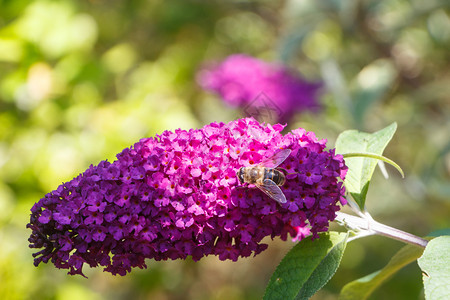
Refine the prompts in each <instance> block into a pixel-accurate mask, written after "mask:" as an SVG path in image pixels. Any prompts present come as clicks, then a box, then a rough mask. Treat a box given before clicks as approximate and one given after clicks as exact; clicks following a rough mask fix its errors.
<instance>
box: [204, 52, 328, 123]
mask: <svg viewBox="0 0 450 300" xmlns="http://www.w3.org/2000/svg"><path fill="white" fill-rule="evenodd" d="M197 81H198V83H199V85H200V86H201V87H202V88H204V89H205V90H209V91H212V92H215V93H216V94H218V95H220V96H221V98H222V99H223V100H224V101H225V103H227V104H228V105H230V106H232V107H240V108H243V109H244V112H245V113H246V114H247V115H249V116H253V117H255V118H260V119H270V120H271V121H275V122H281V123H286V122H288V121H289V120H290V119H291V118H292V116H293V115H294V113H296V112H301V111H305V110H312V111H315V110H317V109H318V108H319V103H318V100H317V94H318V92H319V89H320V87H321V84H320V83H311V82H307V81H305V80H304V79H302V78H301V77H300V76H299V75H298V74H296V73H295V72H294V71H293V70H290V69H288V68H287V67H286V66H284V65H282V64H276V63H267V62H265V61H262V60H259V59H256V58H254V57H251V56H247V55H244V54H235V55H231V56H229V57H228V58H227V59H226V60H224V61H223V62H222V63H220V64H217V65H215V66H212V67H210V68H205V69H203V70H201V71H200V72H199V74H198V78H197Z"/></svg>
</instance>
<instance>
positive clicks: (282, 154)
mask: <svg viewBox="0 0 450 300" xmlns="http://www.w3.org/2000/svg"><path fill="white" fill-rule="evenodd" d="M290 154H291V149H282V150H280V151H278V152H277V153H275V154H274V155H272V156H271V157H269V158H266V159H265V160H263V161H262V162H261V163H260V165H261V166H263V167H266V168H276V167H278V166H279V165H280V164H281V163H282V162H283V161H284V160H285V159H286V158H288V156H289V155H290Z"/></svg>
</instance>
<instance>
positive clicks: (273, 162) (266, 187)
mask: <svg viewBox="0 0 450 300" xmlns="http://www.w3.org/2000/svg"><path fill="white" fill-rule="evenodd" d="M290 154H291V150H290V149H283V150H280V151H278V152H277V153H275V154H274V155H273V156H271V157H269V158H267V159H265V160H264V161H262V162H261V163H259V164H258V165H257V166H254V167H242V168H240V169H239V171H237V172H236V176H237V178H238V179H239V181H240V182H241V184H244V183H248V184H254V185H255V186H256V187H257V188H259V189H260V190H261V191H263V192H264V193H265V194H266V195H267V196H269V197H270V198H272V199H273V200H275V201H277V202H278V203H286V196H285V195H284V194H283V192H282V191H281V189H280V186H282V185H283V184H284V183H285V182H286V175H285V173H284V172H283V171H285V170H283V169H281V168H277V167H278V166H279V165H280V164H281V163H282V162H283V161H285V159H286V158H287V157H288V156H289V155H290Z"/></svg>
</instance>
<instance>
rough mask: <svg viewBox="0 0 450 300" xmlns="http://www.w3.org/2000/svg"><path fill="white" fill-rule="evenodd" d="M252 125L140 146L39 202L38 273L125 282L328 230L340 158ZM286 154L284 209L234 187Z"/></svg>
mask: <svg viewBox="0 0 450 300" xmlns="http://www.w3.org/2000/svg"><path fill="white" fill-rule="evenodd" d="M282 129H283V126H281V125H274V126H271V125H262V124H260V123H258V122H257V121H255V120H254V119H251V118H249V119H241V120H236V121H232V122H230V123H228V124H223V123H212V124H209V125H206V126H205V127H203V128H202V129H195V130H194V129H192V130H189V131H183V130H176V131H175V132H170V131H166V132H164V133H162V134H161V135H158V136H156V137H155V138H145V139H142V140H140V141H139V142H137V143H136V144H135V145H133V146H132V147H130V148H127V149H124V150H123V151H122V152H121V153H120V154H118V155H117V160H116V161H114V162H112V163H110V162H108V161H102V162H100V164H98V165H97V166H91V167H89V168H88V169H87V170H86V171H85V172H84V173H82V174H80V175H79V176H77V177H76V178H74V179H73V180H71V181H69V182H66V183H64V184H62V185H60V186H59V187H58V188H57V189H56V190H54V191H52V192H50V193H48V194H47V195H45V196H44V197H43V198H42V199H41V200H40V201H39V202H38V203H36V204H35V205H34V206H33V208H32V209H31V218H30V223H29V224H28V225H27V227H29V228H31V230H32V234H31V236H30V239H29V241H30V247H31V248H36V249H41V248H43V249H42V250H40V251H39V252H37V253H35V254H34V257H35V265H36V266H37V265H39V263H41V262H44V263H46V262H48V261H50V260H51V261H52V262H53V263H54V264H55V266H56V267H58V268H65V269H69V274H81V275H83V272H82V267H83V265H84V264H88V265H89V266H91V267H95V266H99V265H100V266H103V267H104V268H105V271H107V272H111V273H112V274H119V275H125V274H126V273H127V272H130V271H131V269H132V268H134V267H140V268H144V267H146V265H145V259H146V258H150V259H155V260H166V259H179V258H181V259H184V258H186V257H187V256H192V258H193V259H194V260H199V259H201V258H202V257H204V256H206V255H210V254H212V255H217V256H219V259H222V260H224V259H231V260H236V259H238V258H239V257H247V256H250V255H252V254H258V253H260V252H261V251H263V250H265V249H266V248H267V245H266V244H263V243H262V242H261V241H262V239H263V238H264V237H267V236H271V237H272V238H273V237H276V236H279V237H281V238H282V239H283V240H286V239H287V238H288V236H289V235H290V236H291V237H293V238H294V239H296V240H300V239H302V238H304V237H305V236H306V235H309V234H311V235H312V236H313V237H317V234H318V233H319V232H322V231H326V230H327V229H328V224H329V222H330V221H331V220H333V219H334V218H335V212H336V211H337V210H339V208H340V207H339V203H345V198H344V188H343V186H342V179H343V178H344V175H345V172H346V167H345V165H344V161H343V158H342V156H340V155H335V153H334V151H333V150H329V151H327V150H325V140H321V141H319V140H317V138H316V137H315V135H314V134H312V133H308V132H306V131H305V130H302V129H297V130H294V131H292V132H291V133H288V134H286V135H284V136H283V135H282V134H281V130H282ZM285 148H289V149H291V150H292V152H291V154H290V156H289V157H288V158H287V159H286V160H285V161H284V162H283V163H282V164H281V166H280V167H282V168H285V169H286V170H287V171H288V172H289V173H291V174H290V175H289V176H288V179H287V181H286V183H285V184H284V185H283V186H282V187H281V189H282V191H283V192H284V193H285V195H286V199H287V202H286V203H284V204H282V205H280V204H279V203H277V202H276V201H274V200H272V199H271V198H269V197H268V196H266V195H265V194H264V193H262V192H261V191H260V190H258V189H256V188H251V187H247V186H240V183H239V181H238V180H237V179H236V171H237V170H238V169H239V168H240V167H242V166H248V165H251V164H258V163H259V162H261V161H262V160H264V159H265V158H268V157H270V156H272V155H273V154H274V153H275V152H276V151H278V150H279V149H285Z"/></svg>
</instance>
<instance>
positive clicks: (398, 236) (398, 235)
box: [335, 212, 428, 248]
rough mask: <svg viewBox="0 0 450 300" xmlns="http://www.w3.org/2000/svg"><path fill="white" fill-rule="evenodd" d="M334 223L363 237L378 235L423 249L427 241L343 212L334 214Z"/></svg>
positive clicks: (372, 220) (366, 218)
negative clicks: (361, 234) (342, 225)
mask: <svg viewBox="0 0 450 300" xmlns="http://www.w3.org/2000/svg"><path fill="white" fill-rule="evenodd" d="M335 220H336V221H338V222H340V223H342V224H344V225H345V226H346V227H348V228H350V229H353V230H356V231H359V232H364V233H363V235H364V236H365V235H370V234H378V235H383V236H386V237H389V238H392V239H395V240H398V241H401V242H404V243H408V244H412V245H416V246H419V247H422V248H425V247H426V246H427V244H428V241H427V240H425V239H423V238H420V237H418V236H415V235H413V234H411V233H408V232H405V231H402V230H400V229H397V228H394V227H391V226H388V225H385V224H382V223H380V222H377V221H375V220H374V219H373V218H372V217H357V216H353V215H349V214H346V213H343V212H336V219H335Z"/></svg>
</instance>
